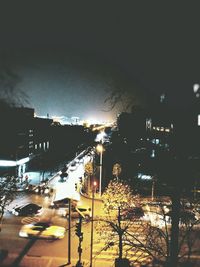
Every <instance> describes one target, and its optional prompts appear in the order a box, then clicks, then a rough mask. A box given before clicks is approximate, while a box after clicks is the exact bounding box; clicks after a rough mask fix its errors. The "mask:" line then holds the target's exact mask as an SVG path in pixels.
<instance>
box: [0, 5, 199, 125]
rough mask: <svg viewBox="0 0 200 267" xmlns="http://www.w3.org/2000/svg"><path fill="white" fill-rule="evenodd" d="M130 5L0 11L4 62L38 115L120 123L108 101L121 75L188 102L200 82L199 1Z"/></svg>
mask: <svg viewBox="0 0 200 267" xmlns="http://www.w3.org/2000/svg"><path fill="white" fill-rule="evenodd" d="M130 2H131V4H129V2H126V1H123V2H122V1H121V2H120V3H116V2H112V1H111V2H109V4H108V3H105V4H104V2H99V3H98V4H97V3H95V4H94V3H93V2H87V1H84V2H80V3H74V4H70V5H69V4H68V5H61V4H60V3H59V4H58V3H55V4H54V5H52V4H51V5H50V4H49V6H44V5H39V6H38V5H31V4H30V2H29V3H27V4H26V5H23V6H22V5H21V6H20V5H19V4H17V3H15V4H12V5H10V6H1V8H0V12H1V14H0V18H1V23H0V25H1V30H0V34H1V35H0V36H1V43H0V49H1V55H3V58H4V59H6V62H7V63H8V65H9V66H11V68H12V69H13V70H14V71H15V72H16V73H18V74H19V75H20V77H21V78H22V79H21V82H20V84H19V85H18V86H19V87H20V88H21V89H23V90H24V91H25V92H26V93H27V95H28V96H29V102H30V104H29V105H30V106H32V107H34V108H35V110H36V114H38V115H46V114H47V113H49V115H50V116H52V115H65V116H67V117H71V116H79V117H80V118H94V117H97V118H99V119H105V120H106V119H111V118H115V116H116V114H117V112H119V111H120V110H119V109H117V108H116V109H115V110H113V111H110V112H108V111H107V112H106V111H104V110H108V106H107V105H106V104H105V103H104V100H105V99H106V98H107V97H108V95H109V94H110V92H111V89H112V86H113V83H111V81H113V80H114V81H115V84H116V82H117V81H118V80H119V79H120V77H119V76H122V77H127V79H128V83H129V84H131V86H133V87H137V88H138V89H139V90H141V92H148V93H151V92H152V93H156V94H157V95H159V94H161V93H163V92H165V93H166V95H167V97H168V99H169V102H171V103H172V104H175V105H187V104H188V103H189V101H190V97H191V96H192V94H193V91H192V90H193V84H194V83H200V67H199V65H200V38H199V36H200V20H199V12H198V11H199V9H198V6H197V5H196V4H197V2H190V3H189V2H188V3H187V4H184V3H182V2H180V3H177V4H175V3H173V4H171V5H169V4H168V5H167V4H166V3H164V2H162V3H161V2H160V1H157V2H156V1H151V3H150V1H149V2H143V1H140V4H138V3H136V2H134V1H130ZM195 3H196V4H195ZM11 6H12V8H11Z"/></svg>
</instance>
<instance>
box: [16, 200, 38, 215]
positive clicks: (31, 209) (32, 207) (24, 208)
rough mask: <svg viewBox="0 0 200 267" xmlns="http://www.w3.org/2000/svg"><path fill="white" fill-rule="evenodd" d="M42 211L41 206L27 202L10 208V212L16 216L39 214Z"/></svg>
mask: <svg viewBox="0 0 200 267" xmlns="http://www.w3.org/2000/svg"><path fill="white" fill-rule="evenodd" d="M41 212H42V207H41V206H39V205H37V204H35V203H28V204H24V205H21V206H16V207H14V208H13V209H12V213H13V214H14V215H16V216H27V215H34V214H40V213H41Z"/></svg>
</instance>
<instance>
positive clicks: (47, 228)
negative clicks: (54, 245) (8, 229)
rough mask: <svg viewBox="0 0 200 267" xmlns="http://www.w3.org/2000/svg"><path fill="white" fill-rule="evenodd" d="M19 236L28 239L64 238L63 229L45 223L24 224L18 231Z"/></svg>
mask: <svg viewBox="0 0 200 267" xmlns="http://www.w3.org/2000/svg"><path fill="white" fill-rule="evenodd" d="M19 236H20V237H30V238H33V237H34V238H45V239H46V238H47V239H62V238H63V237H64V236H65V228H64V227H61V226H57V225H50V224H49V223H46V222H37V223H33V224H25V225H23V226H22V228H21V230H20V231H19Z"/></svg>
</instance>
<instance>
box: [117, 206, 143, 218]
mask: <svg viewBox="0 0 200 267" xmlns="http://www.w3.org/2000/svg"><path fill="white" fill-rule="evenodd" d="M121 215H122V219H123V220H133V219H139V218H141V217H143V216H144V211H143V209H142V208H141V207H131V208H127V209H125V210H123V211H122V213H121Z"/></svg>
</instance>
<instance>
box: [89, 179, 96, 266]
mask: <svg viewBox="0 0 200 267" xmlns="http://www.w3.org/2000/svg"><path fill="white" fill-rule="evenodd" d="M96 185H97V183H96V182H95V181H94V182H93V184H92V221H91V241H90V267H92V256H93V232H94V192H95V191H96Z"/></svg>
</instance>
